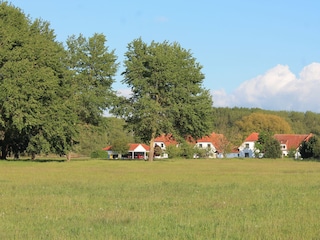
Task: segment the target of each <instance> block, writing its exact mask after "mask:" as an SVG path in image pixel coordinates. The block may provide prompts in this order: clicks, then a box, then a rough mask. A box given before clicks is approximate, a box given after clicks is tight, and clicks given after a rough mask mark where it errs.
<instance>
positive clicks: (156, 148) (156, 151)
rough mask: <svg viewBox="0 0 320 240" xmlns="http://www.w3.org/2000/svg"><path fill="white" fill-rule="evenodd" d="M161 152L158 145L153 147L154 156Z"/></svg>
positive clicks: (159, 154)
mask: <svg viewBox="0 0 320 240" xmlns="http://www.w3.org/2000/svg"><path fill="white" fill-rule="evenodd" d="M161 154H162V149H161V147H160V146H158V145H156V146H155V147H154V156H156V157H158V156H161Z"/></svg>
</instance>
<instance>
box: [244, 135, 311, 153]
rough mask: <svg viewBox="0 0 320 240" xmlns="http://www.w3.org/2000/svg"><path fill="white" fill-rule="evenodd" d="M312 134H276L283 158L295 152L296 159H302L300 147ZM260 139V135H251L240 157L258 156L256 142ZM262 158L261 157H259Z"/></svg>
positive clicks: (245, 142) (246, 140) (245, 141)
mask: <svg viewBox="0 0 320 240" xmlns="http://www.w3.org/2000/svg"><path fill="white" fill-rule="evenodd" d="M310 137H312V134H311V133H310V134H275V135H274V138H275V139H277V140H278V141H279V143H280V146H279V147H280V149H281V151H282V156H283V157H284V156H288V154H289V152H290V151H293V153H294V155H295V158H299V157H300V153H299V147H300V144H301V143H302V142H303V141H308V140H309V139H310ZM258 139H259V133H256V132H253V133H251V134H250V135H249V136H248V137H247V138H246V139H245V140H244V142H243V143H242V144H241V146H240V147H239V157H246V158H247V157H248V158H253V157H255V156H256V154H257V149H256V148H255V142H256V141H258ZM259 156H260V155H259Z"/></svg>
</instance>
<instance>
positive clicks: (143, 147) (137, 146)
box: [129, 143, 150, 152]
mask: <svg viewBox="0 0 320 240" xmlns="http://www.w3.org/2000/svg"><path fill="white" fill-rule="evenodd" d="M136 151H146V152H149V151H150V147H149V146H148V145H147V144H144V143H130V144H129V152H136Z"/></svg>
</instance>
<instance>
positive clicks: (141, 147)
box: [102, 143, 150, 152]
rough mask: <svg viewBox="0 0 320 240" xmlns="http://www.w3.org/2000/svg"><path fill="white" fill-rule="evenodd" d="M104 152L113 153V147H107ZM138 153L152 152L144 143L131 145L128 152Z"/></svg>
mask: <svg viewBox="0 0 320 240" xmlns="http://www.w3.org/2000/svg"><path fill="white" fill-rule="evenodd" d="M102 150H104V151H112V146H107V147H105V148H103V149H102ZM136 151H146V152H149V151H150V147H149V146H148V145H146V144H144V143H130V144H129V149H128V152H136Z"/></svg>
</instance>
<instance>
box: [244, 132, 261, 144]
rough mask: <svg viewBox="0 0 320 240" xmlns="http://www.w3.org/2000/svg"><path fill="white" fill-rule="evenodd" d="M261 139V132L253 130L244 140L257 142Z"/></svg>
mask: <svg viewBox="0 0 320 240" xmlns="http://www.w3.org/2000/svg"><path fill="white" fill-rule="evenodd" d="M258 139H259V133H257V132H253V133H251V134H250V135H249V136H248V137H247V138H246V139H245V140H244V141H245V142H256V141H258Z"/></svg>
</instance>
